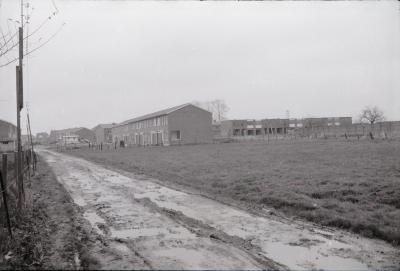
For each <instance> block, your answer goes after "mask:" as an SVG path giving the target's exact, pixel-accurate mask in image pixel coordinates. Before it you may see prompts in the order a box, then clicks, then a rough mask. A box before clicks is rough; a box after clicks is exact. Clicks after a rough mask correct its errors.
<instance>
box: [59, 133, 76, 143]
mask: <svg viewBox="0 0 400 271" xmlns="http://www.w3.org/2000/svg"><path fill="white" fill-rule="evenodd" d="M61 141H62V144H63V145H71V144H72V145H73V144H78V143H79V136H78V135H64V136H62V140H61Z"/></svg>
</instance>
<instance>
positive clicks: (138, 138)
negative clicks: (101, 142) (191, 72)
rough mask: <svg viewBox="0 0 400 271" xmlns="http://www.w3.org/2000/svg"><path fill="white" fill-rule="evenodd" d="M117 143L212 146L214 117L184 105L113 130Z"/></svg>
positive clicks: (121, 124) (119, 125)
mask: <svg viewBox="0 0 400 271" xmlns="http://www.w3.org/2000/svg"><path fill="white" fill-rule="evenodd" d="M112 136H113V141H114V142H118V143H119V144H124V145H140V146H142V145H165V146H168V145H176V144H197V143H211V142H212V140H213V132H212V114H211V112H209V111H206V110H204V109H202V108H200V107H197V106H194V105H192V104H189V103H188V104H183V105H180V106H175V107H172V108H168V109H164V110H161V111H157V112H154V113H151V114H147V115H144V116H140V117H137V118H134V119H130V120H127V121H124V122H122V123H120V124H117V125H115V126H114V127H113V128H112Z"/></svg>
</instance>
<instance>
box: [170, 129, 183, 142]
mask: <svg viewBox="0 0 400 271" xmlns="http://www.w3.org/2000/svg"><path fill="white" fill-rule="evenodd" d="M180 139H181V131H180V130H176V131H171V140H180Z"/></svg>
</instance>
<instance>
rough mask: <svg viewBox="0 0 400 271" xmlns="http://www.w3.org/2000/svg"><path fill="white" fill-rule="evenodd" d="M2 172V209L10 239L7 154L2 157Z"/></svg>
mask: <svg viewBox="0 0 400 271" xmlns="http://www.w3.org/2000/svg"><path fill="white" fill-rule="evenodd" d="M2 161H3V165H2V170H1V172H0V182H1V190H2V191H3V201H4V209H5V211H6V216H7V225H8V231H9V233H10V236H11V239H12V238H13V237H12V230H11V222H10V214H9V212H8V205H7V165H8V163H7V154H6V153H3V155H2Z"/></svg>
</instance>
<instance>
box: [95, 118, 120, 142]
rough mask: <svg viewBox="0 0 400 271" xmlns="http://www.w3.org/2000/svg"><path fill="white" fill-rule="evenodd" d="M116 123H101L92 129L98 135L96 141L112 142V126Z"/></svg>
mask: <svg viewBox="0 0 400 271" xmlns="http://www.w3.org/2000/svg"><path fill="white" fill-rule="evenodd" d="M114 125H115V123H111V124H99V125H97V126H96V127H94V128H93V129H92V131H93V132H94V133H95V135H96V143H97V144H100V143H112V141H113V137H112V128H113V127H114Z"/></svg>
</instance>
